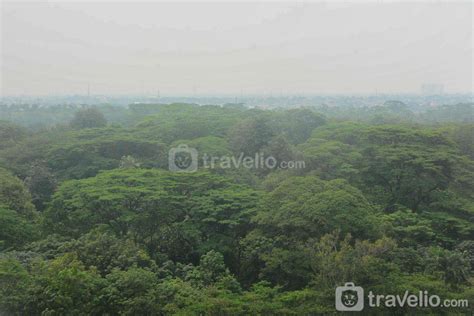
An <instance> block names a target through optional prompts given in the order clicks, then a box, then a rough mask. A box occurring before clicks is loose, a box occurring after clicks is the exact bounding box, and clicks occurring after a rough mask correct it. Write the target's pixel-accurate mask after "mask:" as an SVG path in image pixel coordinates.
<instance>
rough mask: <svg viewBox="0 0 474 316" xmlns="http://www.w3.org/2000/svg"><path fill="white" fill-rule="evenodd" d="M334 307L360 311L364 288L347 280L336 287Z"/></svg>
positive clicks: (362, 303) (341, 309)
mask: <svg viewBox="0 0 474 316" xmlns="http://www.w3.org/2000/svg"><path fill="white" fill-rule="evenodd" d="M336 309H337V310H338V311H343V312H345V311H353V312H354V311H355V312H357V311H361V310H363V309H364V289H363V288H362V287H360V286H355V285H354V283H352V282H348V283H346V284H344V286H338V287H337V288H336Z"/></svg>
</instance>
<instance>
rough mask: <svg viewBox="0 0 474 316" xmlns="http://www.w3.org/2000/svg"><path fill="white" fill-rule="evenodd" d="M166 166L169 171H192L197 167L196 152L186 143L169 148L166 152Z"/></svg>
mask: <svg viewBox="0 0 474 316" xmlns="http://www.w3.org/2000/svg"><path fill="white" fill-rule="evenodd" d="M168 168H169V170H170V171H178V172H194V171H196V170H197V169H198V152H197V150H196V149H194V148H191V147H188V145H185V144H183V145H179V146H178V147H174V148H171V150H170V151H169V153H168Z"/></svg>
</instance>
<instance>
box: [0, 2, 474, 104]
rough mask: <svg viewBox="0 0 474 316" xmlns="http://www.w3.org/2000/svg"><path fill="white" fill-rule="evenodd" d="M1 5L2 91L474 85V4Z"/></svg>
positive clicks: (466, 89)
mask: <svg viewBox="0 0 474 316" xmlns="http://www.w3.org/2000/svg"><path fill="white" fill-rule="evenodd" d="M0 9H1V20H2V22H1V44H2V46H1V58H0V66H1V82H0V95H1V96H15V95H38V96H41V95H43V96H44V95H126V94H137V95H145V94H147V95H158V94H160V95H168V96H177V95H188V96H189V95H191V96H193V95H196V96H201V95H202V96H207V95H237V96H238V95H271V94H274V95H299V94H300V95H305V94H310V95H318V94H321V95H324V94H344V95H351V94H355V95H356V94H364V95H370V94H377V93H380V94H397V93H415V94H418V93H419V94H423V93H427V91H441V93H446V94H450V93H472V92H473V91H474V89H473V78H472V74H473V60H472V58H473V45H472V44H473V26H472V22H473V20H472V18H473V13H472V10H473V4H472V3H470V2H463V3H462V2H459V3H454V4H448V3H431V4H430V3H383V4H381V3H375V2H372V3H370V2H369V3H364V4H347V3H337V4H324V3H309V4H308V3H306V4H291V3H278V4H274V3H242V4H236V3H225V4H218V3H205V4H199V3H191V4H184V3H173V4H172V3H150V2H144V3H132V2H130V3H113V2H108V3H105V2H104V3H72V2H69V3H66V2H63V3H55V2H54V3H51V2H49V3H47V2H41V1H37V2H35V3H26V2H17V3H14V2H8V1H7V2H3V3H2V5H1V6H0ZM177 16H179V17H181V18H180V19H177V18H176V17H177ZM440 87H442V88H440ZM158 91H159V92H158Z"/></svg>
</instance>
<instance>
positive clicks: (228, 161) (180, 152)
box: [168, 144, 305, 172]
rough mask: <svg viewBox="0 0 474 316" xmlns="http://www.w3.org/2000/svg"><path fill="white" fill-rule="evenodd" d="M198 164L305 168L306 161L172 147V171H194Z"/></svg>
mask: <svg viewBox="0 0 474 316" xmlns="http://www.w3.org/2000/svg"><path fill="white" fill-rule="evenodd" d="M199 159H200V160H199ZM198 166H202V167H204V168H211V169H213V168H221V169H230V168H247V169H252V168H255V169H258V168H262V169H263V168H265V169H276V168H280V169H301V168H305V162H304V161H302V160H289V161H278V160H277V159H276V158H275V157H273V156H265V155H264V154H263V153H255V155H254V156H252V157H250V156H245V155H244V153H240V155H238V156H212V155H208V154H206V153H203V154H202V155H199V154H198V151H197V150H196V149H195V148H192V147H189V146H188V145H184V144H183V145H179V146H178V147H174V148H171V150H170V151H169V153H168V168H169V170H170V171H179V172H194V171H196V170H197V169H198Z"/></svg>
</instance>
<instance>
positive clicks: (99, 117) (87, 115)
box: [69, 108, 107, 129]
mask: <svg viewBox="0 0 474 316" xmlns="http://www.w3.org/2000/svg"><path fill="white" fill-rule="evenodd" d="M69 125H70V126H71V127H72V128H74V129H81V128H94V127H104V126H105V125H107V120H106V119H105V117H104V114H102V112H100V111H99V110H98V109H96V108H85V109H81V110H79V111H77V112H76V113H74V117H73V118H72V120H71V122H69Z"/></svg>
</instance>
